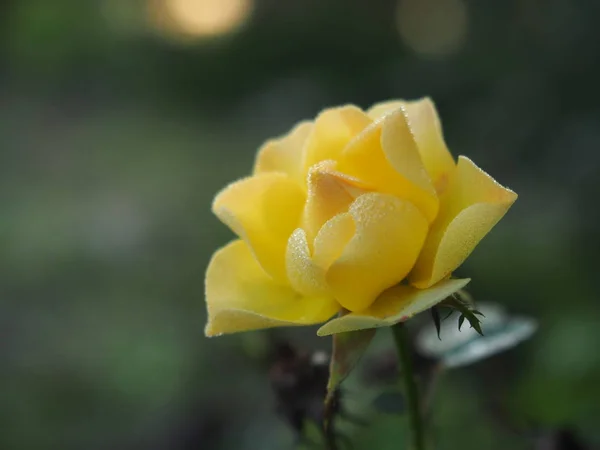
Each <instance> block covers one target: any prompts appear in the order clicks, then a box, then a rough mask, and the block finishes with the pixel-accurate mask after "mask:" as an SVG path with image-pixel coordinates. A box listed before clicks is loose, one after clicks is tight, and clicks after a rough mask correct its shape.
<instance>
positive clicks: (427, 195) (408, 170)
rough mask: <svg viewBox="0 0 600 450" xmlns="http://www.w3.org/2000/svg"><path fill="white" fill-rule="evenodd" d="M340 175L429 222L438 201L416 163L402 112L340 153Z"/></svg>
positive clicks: (356, 139) (419, 163)
mask: <svg viewBox="0 0 600 450" xmlns="http://www.w3.org/2000/svg"><path fill="white" fill-rule="evenodd" d="M338 170H339V171H340V172H344V173H347V174H349V175H351V176H353V177H355V178H358V179H360V180H362V181H364V182H365V183H367V184H368V185H371V186H373V187H374V189H375V190H377V191H379V192H384V193H387V194H392V195H395V196H396V197H399V198H402V199H405V200H408V201H409V202H411V203H413V204H414V205H415V206H417V207H418V208H419V209H420V210H421V212H422V213H423V214H424V215H425V217H427V219H428V221H430V222H432V221H433V220H434V219H435V217H436V215H437V210H438V198H437V195H436V193H435V190H434V188H433V186H432V185H431V182H430V180H429V176H428V175H427V172H426V171H425V168H424V166H423V164H422V162H421V160H420V156H419V152H418V149H417V146H416V143H415V141H414V138H413V136H412V134H411V131H410V129H409V128H408V124H407V118H406V116H405V113H404V111H403V110H402V109H399V110H396V111H394V112H392V113H390V114H388V115H386V116H385V117H383V118H382V119H381V120H380V121H378V122H375V123H374V124H373V125H371V126H369V127H368V128H366V129H365V130H364V131H363V132H362V133H360V134H359V135H358V136H357V137H356V138H355V139H353V140H352V142H350V143H349V144H348V146H347V147H346V148H345V149H344V152H343V154H342V157H341V159H340V162H339V164H338Z"/></svg>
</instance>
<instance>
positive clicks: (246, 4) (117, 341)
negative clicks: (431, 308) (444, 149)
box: [0, 0, 600, 450]
mask: <svg viewBox="0 0 600 450" xmlns="http://www.w3.org/2000/svg"><path fill="white" fill-rule="evenodd" d="M599 20H600V3H599V2H598V1H596V0H544V1H542V0H505V1H498V0H400V1H397V0H369V1H367V0H285V1H283V0H213V1H209V0H96V1H93V0H87V1H84V0H52V1H50V0H5V1H3V2H2V3H1V4H0V171H1V176H0V184H1V186H2V189H1V191H0V192H1V194H0V201H1V204H0V206H1V207H0V214H1V219H2V220H1V221H0V230H1V232H0V242H1V246H2V251H1V252H0V264H1V268H2V270H1V271H0V277H1V284H0V286H1V291H2V296H1V300H0V448H1V449H10V450H12V449H19V450H20V449H24V450H25V449H61V450H69V449H87V450H91V449H117V450H120V449H174V450H178V449H207V450H212V449H215V450H217V449H248V450H269V449H286V448H291V445H292V442H293V439H294V436H293V432H292V431H291V429H290V428H289V427H288V426H287V425H286V424H285V423H284V422H283V421H282V420H281V419H280V418H278V416H277V415H276V413H275V409H274V399H273V394H272V393H271V390H270V388H269V382H268V380H267V376H266V372H267V368H266V366H265V364H264V362H263V359H264V354H265V348H266V346H267V345H268V341H267V338H266V337H267V336H269V335H268V334H265V333H249V334H245V335H240V336H229V337H222V338H218V339H212V340H208V339H206V338H204V335H203V327H204V323H205V306H204V300H203V276H204V270H205V268H206V265H207V263H208V259H209V257H210V255H211V253H212V252H213V251H214V250H215V249H216V248H218V247H219V246H221V245H223V244H224V243H225V242H227V241H228V240H229V239H230V238H231V234H230V232H229V231H228V230H227V228H226V227H225V226H223V225H222V224H220V223H219V222H218V221H217V220H216V219H215V218H214V217H213V216H212V215H211V213H210V203H211V200H212V197H213V196H214V194H215V192H217V191H218V190H219V189H220V188H221V187H223V186H224V185H225V184H226V183H228V182H230V181H232V180H234V179H236V178H239V177H242V176H244V175H246V174H247V173H248V172H249V171H250V169H251V164H252V161H253V158H254V155H255V151H256V149H257V148H258V146H259V145H260V144H261V143H262V141H264V140H265V139H267V138H269V137H271V136H275V135H279V134H281V133H284V132H285V131H286V130H287V129H289V128H290V127H291V126H292V124H294V123H295V122H297V121H299V120H301V119H304V118H311V117H313V116H314V115H315V114H316V113H317V112H318V111H319V110H320V109H322V108H324V107H326V106H331V105H336V104H342V103H355V104H357V105H359V106H361V107H367V106H369V105H370V104H372V103H374V102H377V101H382V100H386V99H390V98H417V97H420V96H424V95H429V96H431V97H432V98H433V99H434V101H435V102H436V104H437V105H438V109H439V112H440V115H441V117H442V121H443V125H444V130H445V135H446V140H447V142H448V144H449V147H450V148H451V150H452V151H453V153H454V155H458V154H464V155H467V156H469V157H471V158H473V159H474V160H475V161H476V162H477V164H478V165H480V166H481V167H482V168H484V169H485V170H488V171H489V172H490V173H492V174H493V175H494V177H495V178H497V179H498V180H500V181H501V182H502V183H503V184H506V185H508V186H509V187H511V188H512V189H514V190H515V191H516V192H518V193H519V194H520V198H519V200H518V201H517V203H516V204H515V206H514V207H513V208H512V210H511V211H510V212H509V214H508V215H507V216H506V218H505V219H504V220H503V221H502V222H501V223H500V225H499V226H498V227H497V229H495V230H494V231H493V233H492V234H491V235H489V236H488V237H487V238H486V239H485V241H484V242H483V243H482V244H481V245H480V246H479V247H478V250H477V251H476V252H475V253H474V254H473V255H472V257H471V258H470V259H469V260H468V262H467V263H466V264H464V266H463V267H462V268H461V270H460V273H461V274H463V275H467V276H469V277H472V278H473V282H472V283H471V285H470V291H471V293H472V294H473V295H474V296H475V297H476V298H477V299H481V300H488V301H495V302H500V303H502V304H504V305H506V306H507V307H508V308H509V309H510V310H511V311H513V312H515V313H523V314H528V315H530V316H533V317H535V318H537V319H538V320H539V323H540V328H539V331H538V333H537V334H536V335H535V336H534V338H533V339H531V340H530V341H528V342H527V343H525V344H523V345H522V346H520V347H518V348H517V349H515V350H513V351H511V352H508V353H505V354H503V355H500V356H496V357H494V358H491V359H489V360H487V361H486V362H482V363H480V364H477V366H471V367H467V368H463V369H457V370H456V371H453V372H451V373H449V374H447V376H446V377H445V378H444V379H443V381H442V382H441V384H440V386H439V389H438V397H437V400H436V403H435V405H436V408H435V413H434V418H435V433H436V436H437V437H438V439H439V446H438V448H439V449H459V448H460V449H465V450H468V449H502V450H505V449H509V448H510V449H528V448H540V449H541V448H548V449H550V448H552V447H544V445H545V444H543V443H541V442H542V441H543V439H545V437H547V436H548V435H552V433H555V432H557V430H567V429H568V430H571V431H572V432H573V433H575V434H576V435H577V436H578V438H579V439H580V440H581V441H583V442H585V443H586V444H587V445H590V446H592V445H598V444H599V443H600V431H599V428H598V427H597V425H598V422H600V352H599V350H598V344H599V343H600V326H599V325H598V324H599V323H600V303H599V302H600V298H599V295H598V289H597V277H598V275H597V274H598V270H599V268H600V263H599V262H598V251H599V249H600V233H599V232H598V223H599V221H600V208H598V206H597V199H598V194H599V193H600V189H599V188H598V186H599V185H598V178H599V176H600V88H599V86H598V81H599V80H600V27H598V22H599ZM425 319H426V318H425ZM417 322H418V321H417V320H415V324H416V323H417ZM484 327H485V322H484ZM381 334H382V335H383V336H380V337H381V338H382V339H381V340H380V341H381V342H380V344H379V347H377V348H383V349H385V346H386V345H389V343H390V342H391V340H390V339H389V336H387V335H386V334H385V333H381ZM278 336H283V337H286V338H287V337H289V339H291V340H292V341H293V342H302V344H303V345H304V346H305V347H308V348H315V349H318V348H323V349H327V348H328V347H329V341H328V340H327V339H319V338H316V336H314V329H312V328H311V329H304V330H285V331H282V332H280V333H279V334H278ZM388 341H390V342H388ZM373 358H377V355H376V354H372V355H371V359H367V360H366V361H367V362H368V361H373ZM362 370H363V371H369V370H370V367H369V364H368V363H365V364H363V366H362ZM361 389H362V388H358V392H359V394H360V392H361ZM365 389H366V388H365ZM359 394H357V397H360V395H359ZM352 395H353V394H352V393H349V394H348V402H349V403H351V402H352V401H353V398H352ZM489 398H499V399H501V403H502V405H503V408H504V409H505V410H506V412H505V415H508V417H509V419H508V421H509V422H513V421H514V422H515V423H517V424H520V425H521V426H524V427H525V428H527V429H528V430H530V431H531V436H532V437H531V438H525V437H524V436H523V435H517V434H515V433H514V432H512V431H511V426H507V425H506V423H503V422H505V421H503V420H498V418H497V417H496V416H495V415H494V414H488V412H489V408H487V406H486V404H487V402H488V399H489ZM355 409H358V410H359V411H361V410H362V409H363V408H362V407H360V406H355ZM363 415H364V416H365V417H366V418H367V419H368V420H369V421H370V425H369V426H368V427H363V428H359V427H354V428H353V427H350V428H348V431H347V433H348V436H349V437H351V439H352V440H353V441H354V443H355V448H357V449H363V448H368V449H398V448H404V447H403V442H404V441H403V439H404V436H403V432H404V431H403V428H402V422H401V420H400V419H397V418H395V417H389V416H381V415H376V414H372V413H370V412H368V410H366V409H364V414H363ZM467 433H470V434H471V436H470V437H467V436H466V434H467ZM539 436H545V437H544V438H541V437H539ZM544 442H545V441H544ZM564 448H567V447H564ZM568 448H576V447H568Z"/></svg>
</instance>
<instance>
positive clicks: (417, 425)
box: [392, 322, 425, 450]
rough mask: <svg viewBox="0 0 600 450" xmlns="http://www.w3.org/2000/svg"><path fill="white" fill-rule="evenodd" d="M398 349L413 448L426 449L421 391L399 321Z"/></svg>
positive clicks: (406, 337) (396, 329) (395, 330)
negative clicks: (419, 390) (420, 400)
mask: <svg viewBox="0 0 600 450" xmlns="http://www.w3.org/2000/svg"><path fill="white" fill-rule="evenodd" d="M392 332H393V333H394V340H395V342H396V349H397V350H398V361H399V362H400V364H401V370H402V377H401V378H402V380H404V395H405V396H406V401H407V404H408V414H409V423H410V431H411V439H412V444H413V445H412V447H413V450H425V440H424V435H423V420H422V416H421V408H420V406H419V392H418V390H417V384H416V383H415V378H414V373H413V366H412V355H411V351H410V347H409V344H408V336H407V334H406V329H405V327H404V324H403V323H402V322H401V323H397V324H396V325H394V326H393V327H392Z"/></svg>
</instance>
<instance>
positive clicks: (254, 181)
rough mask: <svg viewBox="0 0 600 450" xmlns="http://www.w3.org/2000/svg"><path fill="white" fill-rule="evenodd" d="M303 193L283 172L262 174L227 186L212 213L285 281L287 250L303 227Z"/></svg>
mask: <svg viewBox="0 0 600 450" xmlns="http://www.w3.org/2000/svg"><path fill="white" fill-rule="evenodd" d="M305 198H306V197H305V194H304V191H303V190H302V189H301V188H300V187H299V186H298V184H297V183H295V182H294V181H292V179H291V178H289V177H288V176H287V175H284V174H282V173H275V172H269V173H262V174H259V175H255V176H252V177H249V178H244V179H242V180H239V181H237V182H235V183H233V184H230V185H229V186H227V187H226V188H225V189H224V190H222V191H221V192H220V193H219V194H217V196H216V197H215V200H214V202H213V212H214V213H215V214H216V215H217V217H218V218H219V219H221V221H222V222H223V223H225V224H226V225H227V226H229V228H231V229H232V230H233V231H234V232H235V233H236V234H237V235H238V236H239V237H240V238H242V239H244V240H245V241H246V243H247V244H248V245H249V246H250V247H251V248H252V251H253V252H254V255H255V256H256V258H257V259H258V261H259V262H260V264H261V265H262V266H263V268H264V269H265V270H266V271H267V272H268V273H269V274H271V275H272V276H273V277H275V278H277V279H279V280H285V279H286V274H285V250H286V247H287V240H288V238H289V236H290V235H291V233H292V231H294V229H295V228H297V227H298V225H299V224H300V217H301V214H302V209H303V207H304V201H305Z"/></svg>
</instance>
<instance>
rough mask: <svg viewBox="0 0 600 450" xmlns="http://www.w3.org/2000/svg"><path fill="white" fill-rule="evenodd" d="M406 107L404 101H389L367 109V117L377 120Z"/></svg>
mask: <svg viewBox="0 0 600 450" xmlns="http://www.w3.org/2000/svg"><path fill="white" fill-rule="evenodd" d="M404 105H406V101H404V100H390V101H387V102H381V103H376V104H374V105H373V106H371V107H370V108H369V109H367V115H368V116H369V117H370V118H371V119H373V120H378V119H380V118H382V117H383V116H385V115H386V114H389V113H391V112H392V111H396V110H397V109H400V108H402V107H403V106H404Z"/></svg>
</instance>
